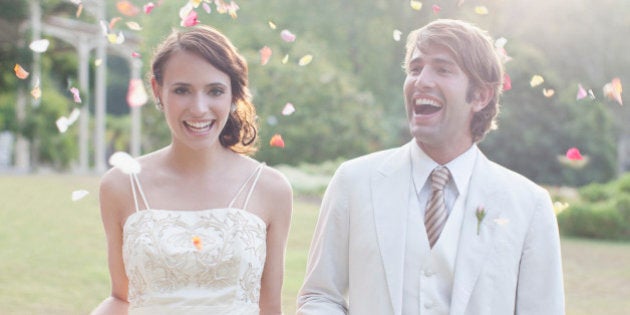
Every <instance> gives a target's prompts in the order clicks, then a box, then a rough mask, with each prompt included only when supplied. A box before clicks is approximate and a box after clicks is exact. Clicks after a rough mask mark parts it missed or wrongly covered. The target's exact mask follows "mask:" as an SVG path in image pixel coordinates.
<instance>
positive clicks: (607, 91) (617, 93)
mask: <svg viewBox="0 0 630 315" xmlns="http://www.w3.org/2000/svg"><path fill="white" fill-rule="evenodd" d="M603 90H604V95H605V96H606V97H607V98H608V99H609V100H611V101H616V102H617V103H619V105H623V100H622V99H621V92H622V91H623V90H622V88H621V80H620V79H619V78H614V79H612V81H610V82H609V83H606V85H604V89H603Z"/></svg>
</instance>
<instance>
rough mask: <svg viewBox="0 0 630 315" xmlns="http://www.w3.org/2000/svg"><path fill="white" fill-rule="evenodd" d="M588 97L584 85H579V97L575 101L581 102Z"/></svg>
mask: <svg viewBox="0 0 630 315" xmlns="http://www.w3.org/2000/svg"><path fill="white" fill-rule="evenodd" d="M586 96H587V94H586V90H585V89H584V87H583V86H582V84H578V91H577V96H576V97H575V99H576V100H578V101H579V100H581V99H583V98H585V97H586Z"/></svg>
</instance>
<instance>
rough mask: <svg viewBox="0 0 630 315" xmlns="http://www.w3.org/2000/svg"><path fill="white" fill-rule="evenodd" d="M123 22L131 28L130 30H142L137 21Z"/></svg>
mask: <svg viewBox="0 0 630 315" xmlns="http://www.w3.org/2000/svg"><path fill="white" fill-rule="evenodd" d="M125 24H127V27H128V28H129V29H130V30H132V31H141V30H142V26H140V24H138V23H137V22H127V23H125Z"/></svg>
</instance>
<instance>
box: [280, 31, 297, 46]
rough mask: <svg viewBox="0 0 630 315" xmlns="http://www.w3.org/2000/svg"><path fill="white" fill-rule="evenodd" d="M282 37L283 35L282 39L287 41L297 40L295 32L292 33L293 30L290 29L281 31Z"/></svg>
mask: <svg viewBox="0 0 630 315" xmlns="http://www.w3.org/2000/svg"><path fill="white" fill-rule="evenodd" d="M280 37H282V40H283V41H285V42H287V43H291V42H294V41H295V37H296V36H295V34H293V33H291V31H289V30H282V32H280Z"/></svg>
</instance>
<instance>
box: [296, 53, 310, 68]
mask: <svg viewBox="0 0 630 315" xmlns="http://www.w3.org/2000/svg"><path fill="white" fill-rule="evenodd" d="M311 61H313V55H305V56H304V57H302V58H300V61H299V62H298V64H299V65H300V66H306V65H308V64H309V63H311Z"/></svg>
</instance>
